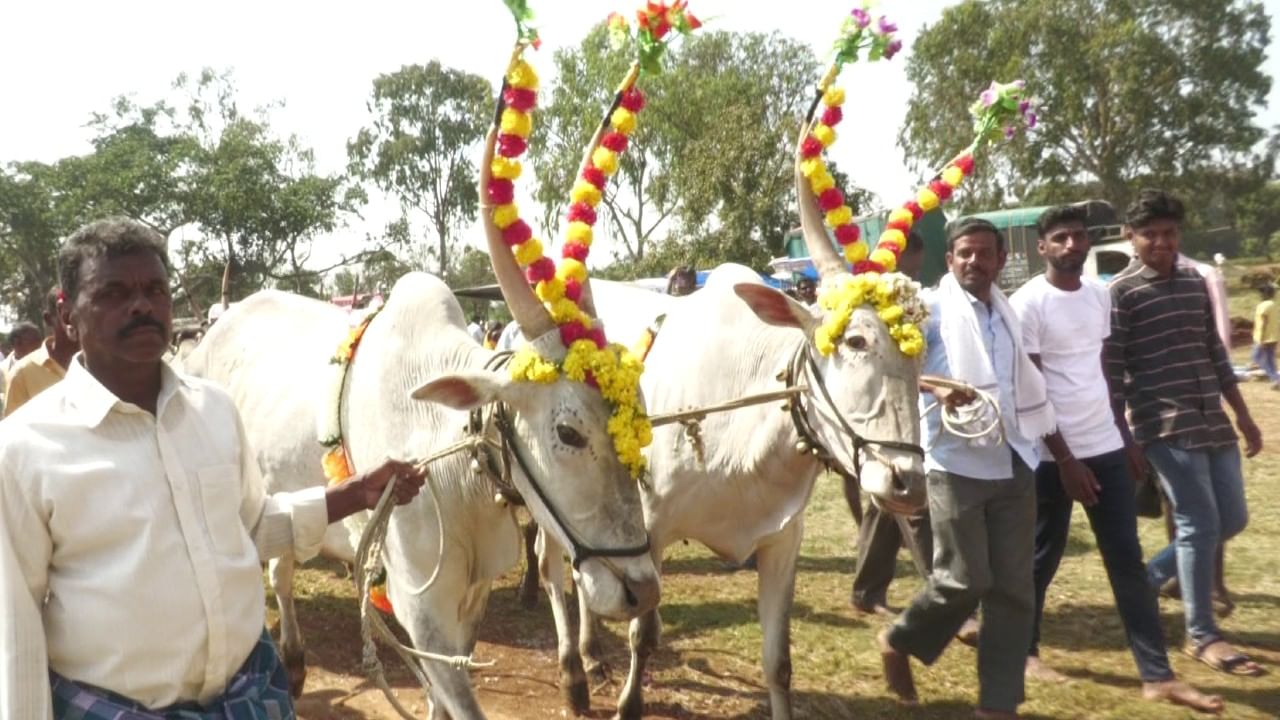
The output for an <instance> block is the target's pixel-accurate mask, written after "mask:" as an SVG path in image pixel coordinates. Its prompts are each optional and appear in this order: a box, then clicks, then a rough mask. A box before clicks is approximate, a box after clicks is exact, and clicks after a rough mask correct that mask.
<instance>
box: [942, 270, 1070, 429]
mask: <svg viewBox="0 0 1280 720" xmlns="http://www.w3.org/2000/svg"><path fill="white" fill-rule="evenodd" d="M938 293H939V299H940V300H941V305H942V307H943V311H942V318H941V319H940V321H939V326H938V331H939V333H940V334H941V336H942V345H943V351H944V352H946V354H947V367H948V368H950V371H951V376H952V377H953V378H955V379H957V380H963V381H964V382H967V383H970V384H972V385H973V386H975V387H977V388H980V389H982V390H985V391H986V392H989V393H991V394H992V395H997V394H998V392H999V383H998V381H997V380H996V373H995V369H994V368H993V367H991V359H990V358H989V357H988V356H987V353H986V349H985V346H984V345H983V342H982V330H981V328H979V327H978V316H977V314H976V313H974V311H973V306H972V305H971V304H970V302H969V298H970V295H969V294H968V293H967V292H965V290H964V288H962V287H960V283H959V282H957V281H956V279H955V277H954V276H953V275H951V274H950V273H947V274H946V275H943V276H942V279H941V280H940V281H939V282H938ZM991 307H992V309H993V310H994V311H995V312H996V313H997V314H998V315H1000V319H1001V320H1003V321H1004V326H1005V328H1007V329H1008V331H1009V335H1010V337H1012V338H1013V357H1014V363H1013V402H1014V405H1015V412H1016V414H1017V417H1016V421H1017V427H1018V432H1019V433H1020V434H1021V435H1022V436H1023V437H1024V438H1026V439H1028V440H1032V441H1035V440H1038V439H1040V438H1041V437H1043V436H1045V435H1048V434H1049V433H1051V432H1053V431H1054V430H1055V429H1056V428H1057V424H1056V421H1055V419H1054V416H1053V406H1052V405H1050V404H1049V396H1048V393H1046V391H1045V387H1044V377H1043V376H1042V375H1041V374H1040V370H1039V368H1037V367H1036V366H1035V363H1033V362H1031V358H1030V357H1027V354H1026V353H1025V352H1023V350H1022V338H1021V335H1022V333H1021V332H1020V331H1019V329H1018V316H1017V314H1016V313H1014V311H1013V308H1012V307H1011V306H1010V305H1009V301H1008V300H1007V299H1006V298H1005V296H1004V293H1003V292H1001V291H1000V288H998V287H996V286H994V285H992V286H991ZM1005 410H1006V411H1007V408H1006V409H1005Z"/></svg>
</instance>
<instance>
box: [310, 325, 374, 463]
mask: <svg viewBox="0 0 1280 720" xmlns="http://www.w3.org/2000/svg"><path fill="white" fill-rule="evenodd" d="M379 310H381V308H379ZM379 310H374V311H373V312H371V313H369V314H368V315H366V316H365V317H364V319H363V320H361V321H360V324H359V325H357V326H355V327H353V328H351V330H350V331H348V332H347V336H346V337H345V338H343V339H342V342H340V343H338V349H337V350H336V351H334V353H333V357H331V358H329V363H330V364H331V365H333V366H334V373H333V375H334V383H333V387H332V388H331V389H330V392H329V395H330V402H329V408H328V409H329V414H328V415H327V416H326V417H325V419H324V422H325V424H324V426H323V427H322V428H321V430H320V433H319V441H320V444H321V445H323V446H325V447H327V448H329V449H328V450H327V451H326V452H325V454H324V457H322V458H321V461H320V462H321V465H322V466H323V467H324V476H325V479H326V480H328V481H329V484H330V485H336V484H337V483H340V482H342V481H344V480H346V479H347V478H349V477H351V476H352V475H354V474H355V469H354V468H353V467H352V466H351V460H350V458H348V457H347V451H346V447H345V444H344V442H343V437H342V418H341V412H342V388H343V386H344V385H345V384H346V381H347V370H348V369H350V367H351V361H352V360H354V359H355V356H356V349H357V348H359V347H360V340H361V339H363V338H364V332H365V330H366V329H368V327H369V323H370V322H372V321H373V318H374V317H376V316H377V314H378V312H379Z"/></svg>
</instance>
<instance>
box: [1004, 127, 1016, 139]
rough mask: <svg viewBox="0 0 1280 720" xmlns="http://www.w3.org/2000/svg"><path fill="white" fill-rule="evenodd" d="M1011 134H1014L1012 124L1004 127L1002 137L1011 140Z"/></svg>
mask: <svg viewBox="0 0 1280 720" xmlns="http://www.w3.org/2000/svg"><path fill="white" fill-rule="evenodd" d="M1013 135H1014V129H1013V126H1012V125H1011V126H1009V127H1006V128H1005V129H1004V139H1005V140H1012V139H1013Z"/></svg>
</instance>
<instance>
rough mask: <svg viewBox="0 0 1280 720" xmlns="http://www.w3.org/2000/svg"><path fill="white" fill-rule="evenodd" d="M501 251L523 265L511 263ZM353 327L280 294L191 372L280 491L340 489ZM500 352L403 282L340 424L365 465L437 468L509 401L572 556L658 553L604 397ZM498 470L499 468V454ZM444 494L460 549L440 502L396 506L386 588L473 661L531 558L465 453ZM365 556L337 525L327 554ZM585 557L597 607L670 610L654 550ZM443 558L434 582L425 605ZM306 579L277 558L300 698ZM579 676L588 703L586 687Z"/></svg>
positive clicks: (490, 427)
mask: <svg viewBox="0 0 1280 720" xmlns="http://www.w3.org/2000/svg"><path fill="white" fill-rule="evenodd" d="M499 248H500V249H501V250H503V251H504V252H505V253H506V254H505V262H508V263H511V255H510V251H509V250H506V248H505V247H501V246H499ZM495 264H496V263H495ZM512 267H514V263H511V267H507V266H503V267H502V268H495V270H497V271H498V275H499V278H500V279H503V278H510V277H511V273H510V270H511V269H512ZM515 272H517V273H518V272H519V271H518V270H516V271H515ZM512 287H515V288H516V289H515V292H516V293H519V294H520V295H519V297H517V298H515V299H514V300H513V298H512V295H511V293H510V292H508V293H507V295H508V304H509V305H511V306H512V307H513V310H514V314H515V315H516V317H517V319H518V320H519V321H520V322H521V326H522V327H524V328H529V327H531V326H533V327H536V330H535V333H536V334H538V335H540V334H542V332H543V331H546V330H549V329H550V330H552V331H554V329H553V327H552V325H551V321H550V317H549V316H548V315H546V314H545V310H543V309H542V308H541V306H540V305H538V304H537V302H536V299H534V298H533V297H532V293H531V292H530V291H529V288H528V286H526V285H523V284H519V283H518V284H516V285H509V284H508V285H504V291H508V290H510V289H511V288H512ZM539 313H541V314H539ZM522 316H523V319H522ZM347 332H348V324H347V320H346V314H345V313H344V312H342V311H341V310H339V309H337V308H335V307H333V306H330V305H328V304H326V303H323V302H319V301H315V300H309V299H306V298H301V297H297V296H292V295H287V294H284V293H279V292H273V291H265V292H261V293H258V294H256V295H254V296H252V297H250V298H248V299H247V300H245V301H244V302H243V303H241V305H240V306H239V307H237V308H234V309H233V310H231V311H229V312H228V313H227V314H226V315H225V316H223V318H222V319H220V320H219V321H218V323H217V324H216V325H215V326H214V327H213V329H212V330H211V331H210V332H209V334H208V335H207V336H206V338H205V340H204V342H202V343H201V344H200V346H199V347H198V348H197V349H196V351H195V352H193V353H192V355H191V356H190V357H189V358H188V360H187V363H186V368H187V370H188V371H190V372H192V373H194V374H197V375H201V376H204V377H207V378H210V379H213V380H215V381H218V382H220V383H222V384H223V385H224V386H226V387H227V389H228V390H229V391H230V392H231V395H232V397H233V398H234V399H235V401H236V403H237V405H238V406H239V408H240V411H241V414H242V415H243V417H244V420H245V425H246V429H247V431H248V436H249V437H250V438H252V440H253V442H254V445H255V447H256V448H257V453H258V461H259V463H260V464H261V466H262V469H263V472H264V476H265V478H266V482H267V484H268V486H269V491H271V492H274V491H278V490H297V489H300V488H304V487H308V486H313V485H319V484H322V483H323V482H324V475H323V470H322V467H321V451H322V448H321V447H320V445H319V444H318V443H317V441H316V418H317V416H318V415H319V414H320V413H323V412H329V411H330V409H329V408H327V407H325V406H324V405H325V403H326V401H327V396H328V395H329V393H328V392H326V390H325V388H326V387H328V386H329V384H330V382H331V379H330V378H331V372H332V370H331V366H330V365H329V358H330V357H331V356H332V355H333V353H334V350H335V348H336V347H337V345H338V343H339V342H340V341H341V340H342V339H343V338H344V337H346V335H347ZM492 357H493V353H492V352H490V351H487V350H485V349H483V348H481V347H480V346H479V345H477V344H476V342H475V341H474V340H473V339H472V338H471V337H470V336H469V335H468V334H467V331H466V324H465V321H464V319H463V314H462V310H461V308H460V307H459V306H458V304H457V302H456V300H454V297H453V295H452V293H451V292H450V291H449V288H448V287H446V286H445V285H444V283H442V282H441V281H439V280H438V279H436V278H435V277H432V276H429V275H424V274H420V273H413V274H410V275H407V276H405V277H404V278H403V279H401V280H400V281H399V282H398V283H397V284H396V286H395V288H394V289H393V290H392V293H391V297H390V300H389V301H388V303H387V305H386V307H385V308H384V309H383V310H382V312H381V314H379V315H378V316H377V317H376V318H375V319H374V320H373V321H372V322H371V323H370V324H369V326H368V329H367V331H366V332H365V334H364V338H363V340H362V341H361V343H360V345H359V349H358V351H357V353H356V356H355V360H354V361H353V363H352V365H351V368H350V371H349V373H348V379H347V384H346V390H345V393H344V398H345V399H344V402H343V405H342V415H341V416H342V427H343V429H344V431H345V437H346V442H347V447H348V449H349V453H350V457H351V459H352V462H353V464H354V466H355V467H356V468H364V467H372V466H374V464H376V463H377V462H379V461H381V460H382V459H383V458H385V457H399V458H416V457H424V456H427V455H429V454H431V453H432V452H433V451H434V450H437V449H439V448H442V447H447V446H449V445H451V444H453V443H456V442H458V441H460V440H462V439H463V438H465V437H466V436H467V433H468V428H467V425H468V420H469V415H468V413H467V412H464V411H467V410H471V409H473V408H476V407H481V406H486V405H493V404H500V405H501V406H503V407H505V408H506V412H507V413H508V415H509V417H510V420H511V426H512V432H511V438H510V439H511V440H512V445H513V446H514V447H515V448H516V451H517V452H519V453H520V455H521V456H522V458H523V460H522V462H523V467H524V468H527V470H528V473H527V474H526V473H525V472H522V471H521V467H522V465H521V462H517V461H516V460H515V459H513V458H508V460H510V461H511V462H510V464H511V466H512V467H513V473H512V481H513V484H514V485H515V487H516V489H517V490H518V491H519V492H520V494H521V496H522V497H523V498H525V500H526V501H527V503H528V506H529V510H530V512H531V514H532V515H533V517H534V518H535V519H536V520H537V522H538V523H539V525H540V526H541V527H542V528H544V529H546V530H549V531H550V534H551V535H552V536H553V537H554V538H555V540H556V542H558V543H561V544H562V546H563V547H571V546H573V544H572V542H571V541H570V537H569V535H568V533H572V534H573V536H574V537H576V538H577V539H578V541H579V542H580V543H581V544H582V545H585V546H589V547H591V548H594V549H597V550H609V549H622V548H634V547H636V546H643V545H644V544H645V540H646V538H645V531H644V526H643V520H642V515H641V508H640V497H639V493H638V490H637V487H636V483H635V481H634V480H633V479H632V478H631V477H630V474H629V472H628V470H627V468H626V467H625V466H623V465H622V463H621V462H620V461H619V460H618V457H617V454H616V452H615V451H614V449H613V443H612V438H611V437H610V436H609V434H608V432H607V430H606V423H607V421H608V419H609V416H610V413H611V410H610V408H609V406H608V405H607V404H606V403H605V401H604V400H603V398H602V397H601V396H600V394H599V392H598V391H596V390H594V389H592V388H589V387H588V386H586V385H584V384H582V383H576V382H572V381H569V380H565V379H563V378H562V379H561V380H558V381H556V382H553V383H550V384H541V383H528V382H513V381H510V380H509V379H508V377H507V374H506V373H505V371H503V372H494V371H490V370H486V369H485V368H486V367H487V364H488V363H489V361H490V359H491V358H492ZM423 383H425V384H423ZM415 388H416V389H415ZM411 395H412V397H411ZM424 400H425V401H432V402H423V401H424ZM484 424H485V427H484V429H483V432H484V433H485V434H486V436H488V437H489V438H490V439H492V440H494V441H498V440H499V437H498V430H496V429H495V427H494V418H493V415H492V414H489V415H487V416H486V420H485V423H484ZM496 462H497V463H498V464H499V465H501V459H496ZM428 482H429V483H432V484H433V485H434V486H435V488H436V489H437V493H436V495H437V497H438V498H439V502H440V508H439V516H442V517H443V518H444V519H445V520H444V522H445V529H446V537H445V542H444V547H443V548H442V547H440V546H439V543H438V540H437V535H438V531H437V525H436V517H437V513H436V511H435V510H433V509H432V508H431V507H430V503H431V499H430V496H429V494H428V493H425V492H424V493H422V494H421V495H420V496H419V497H418V498H417V499H415V500H414V501H413V502H411V503H410V504H408V505H405V506H402V507H398V508H396V509H395V511H394V512H393V514H392V516H391V520H390V525H389V529H388V533H387V545H386V556H385V559H386V563H387V567H388V594H389V596H390V599H391V602H392V605H393V607H394V609H395V616H396V619H397V620H398V621H399V622H400V624H401V625H403V626H404V627H405V628H406V629H407V630H408V632H409V636H410V637H411V638H412V641H413V644H414V645H415V647H417V648H418V649H419V650H423V651H427V652H434V653H440V654H445V655H467V654H469V653H470V652H471V651H472V648H473V647H474V645H475V642H476V627H477V624H478V622H479V620H480V619H481V617H482V615H483V613H484V608H485V604H486V601H487V599H488V597H489V592H490V586H491V582H492V580H493V579H494V578H496V577H497V576H498V575H499V574H500V573H502V572H504V571H505V570H506V569H508V568H509V567H511V566H512V565H513V564H515V562H516V561H517V558H518V554H519V544H520V537H519V533H518V530H517V527H516V522H515V519H514V516H513V514H512V510H511V509H510V508H508V507H506V506H505V504H500V503H497V502H495V498H494V492H495V487H494V485H493V484H492V482H491V481H490V480H489V479H487V478H486V477H485V476H483V475H479V474H476V473H475V472H473V470H472V468H471V460H470V458H469V457H467V456H466V455H465V454H461V455H454V456H452V457H449V458H445V459H443V460H440V461H438V462H436V463H435V464H433V465H432V466H431V468H430V475H429V478H428ZM534 482H536V483H539V484H540V486H541V490H542V493H541V494H540V493H538V492H537V491H536V490H535V489H534V487H533V485H532V484H531V483H534ZM544 496H545V498H546V501H547V504H549V505H552V506H554V512H552V511H551V510H550V509H549V508H548V507H547V504H544V502H543V500H542V497H544ZM557 515H558V517H559V519H561V520H563V523H564V525H561V523H560V522H559V521H558V520H557V518H556V516H557ZM565 526H568V527H567V528H566V527H565ZM352 548H353V543H352V542H351V540H350V539H349V538H348V536H347V534H346V533H345V532H343V531H342V529H341V528H338V527H334V528H331V531H330V533H329V534H328V536H326V542H325V546H324V549H323V552H324V553H325V554H327V555H330V556H333V557H336V558H340V559H342V560H346V561H351V560H352V555H353V552H352ZM577 560H578V561H579V563H580V564H579V567H578V570H579V572H578V574H577V580H578V583H579V585H580V586H582V587H583V588H584V592H583V594H584V596H585V598H586V600H585V603H586V605H587V606H588V607H590V609H591V610H592V612H597V613H601V614H604V615H606V616H610V617H615V618H632V617H635V616H636V615H637V614H638V613H640V612H644V611H647V610H649V609H651V608H653V607H655V606H656V603H657V599H658V592H659V582H658V576H657V571H656V569H655V567H654V565H653V562H652V561H651V559H650V557H649V556H648V554H647V553H643V552H641V553H640V554H639V555H638V556H630V557H616V558H602V557H591V556H590V555H589V553H581V554H580V556H579V557H578V558H577ZM437 562H439V563H441V567H440V573H439V578H438V580H437V581H436V583H435V584H434V585H433V586H432V587H431V588H430V589H429V590H428V591H426V592H423V593H420V594H419V593H416V592H415V589H416V588H419V587H420V586H422V585H423V583H424V582H425V580H426V579H427V577H428V576H429V575H431V573H432V571H433V569H434V568H435V567H436V564H437ZM293 568H294V559H293V558H284V559H281V560H280V561H273V563H272V565H271V581H272V584H273V586H274V588H275V591H276V596H277V598H278V600H279V606H280V614H281V645H282V650H283V654H284V657H285V661H286V665H287V667H288V668H289V671H290V678H291V682H292V684H293V690H294V692H295V694H297V693H299V692H300V691H301V687H302V682H303V679H304V677H305V663H304V659H303V644H302V636H301V633H300V630H299V627H298V624H297V618H296V613H295V610H294V605H293V599H292V574H293ZM351 640H352V642H353V643H354V642H357V639H356V638H351ZM424 669H425V671H426V674H427V675H428V677H429V678H430V680H431V683H432V691H431V701H432V703H431V705H432V717H433V718H454V719H455V720H462V719H463V718H467V719H472V718H483V717H484V715H483V713H482V712H481V710H480V707H479V705H478V703H477V701H476V698H475V695H474V692H473V690H472V688H471V684H470V679H469V677H468V675H467V671H466V670H462V669H456V668H453V667H451V666H447V665H444V664H440V663H435V662H426V663H424ZM565 680H566V683H567V684H569V685H573V684H575V683H576V684H578V685H580V687H581V691H582V692H585V687H586V685H585V683H586V680H585V677H578V678H566V679H565Z"/></svg>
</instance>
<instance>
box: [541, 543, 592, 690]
mask: <svg viewBox="0 0 1280 720" xmlns="http://www.w3.org/2000/svg"><path fill="white" fill-rule="evenodd" d="M537 550H538V556H539V558H540V559H539V561H538V574H539V576H541V578H542V587H543V589H544V590H546V591H547V599H548V600H550V601H551V614H552V616H554V618H555V622H556V650H557V653H558V655H559V656H560V693H561V695H563V696H564V701H565V703H566V704H568V705H569V709H570V710H572V711H573V713H574V714H575V715H584V714H586V712H587V711H588V710H590V709H591V690H590V688H589V687H588V686H587V675H586V673H585V672H583V670H582V657H581V656H579V655H578V648H577V646H576V645H575V644H574V632H573V619H572V618H570V617H569V605H568V599H567V597H566V596H565V591H564V551H563V550H561V549H560V546H559V545H558V544H556V542H555V541H554V540H551V539H550V538H548V537H547V534H546V533H545V532H539V533H538V540H537ZM579 595H581V593H579Z"/></svg>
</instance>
